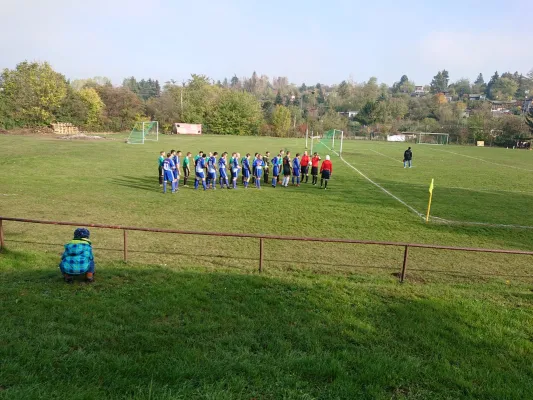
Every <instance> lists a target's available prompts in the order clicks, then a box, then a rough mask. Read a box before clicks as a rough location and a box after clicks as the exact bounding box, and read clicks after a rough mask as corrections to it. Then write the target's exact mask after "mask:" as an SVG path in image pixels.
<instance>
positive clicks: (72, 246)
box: [59, 228, 94, 283]
mask: <svg viewBox="0 0 533 400" xmlns="http://www.w3.org/2000/svg"><path fill="white" fill-rule="evenodd" d="M90 236H91V233H90V232H89V230H88V229H86V228H77V229H76V230H75V231H74V239H73V240H71V241H70V242H69V243H67V244H66V245H65V251H63V255H62V256H61V262H60V263H59V269H60V270H61V273H62V274H63V278H64V279H65V282H66V283H73V282H74V278H73V277H72V275H83V274H85V280H86V281H87V283H93V282H94V255H93V249H92V246H91V241H90V240H89V237H90Z"/></svg>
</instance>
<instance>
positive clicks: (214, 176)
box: [207, 172, 217, 180]
mask: <svg viewBox="0 0 533 400" xmlns="http://www.w3.org/2000/svg"><path fill="white" fill-rule="evenodd" d="M207 179H211V180H214V179H217V173H216V172H208V173H207Z"/></svg>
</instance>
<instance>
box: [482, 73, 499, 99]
mask: <svg viewBox="0 0 533 400" xmlns="http://www.w3.org/2000/svg"><path fill="white" fill-rule="evenodd" d="M499 79H500V75H499V74H498V71H496V72H495V73H494V75H492V78H490V81H489V83H487V88H486V91H485V94H486V95H487V97H489V98H492V97H491V89H492V87H493V86H494V84H495V83H496V82H498V80H499Z"/></svg>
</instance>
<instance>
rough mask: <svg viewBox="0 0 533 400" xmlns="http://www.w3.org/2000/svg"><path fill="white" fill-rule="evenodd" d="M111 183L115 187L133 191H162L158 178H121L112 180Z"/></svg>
mask: <svg viewBox="0 0 533 400" xmlns="http://www.w3.org/2000/svg"><path fill="white" fill-rule="evenodd" d="M110 181H111V183H112V184H114V185H119V186H125V187H129V188H131V189H139V190H147V191H149V192H158V191H161V190H162V189H161V188H160V186H159V183H158V181H157V177H156V176H144V177H139V176H119V177H115V178H112V179H111V180H110Z"/></svg>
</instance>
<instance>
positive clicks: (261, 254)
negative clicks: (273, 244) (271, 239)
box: [259, 238, 264, 272]
mask: <svg viewBox="0 0 533 400" xmlns="http://www.w3.org/2000/svg"><path fill="white" fill-rule="evenodd" d="M263 253H264V249H263V238H260V239H259V272H263Z"/></svg>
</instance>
